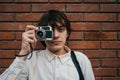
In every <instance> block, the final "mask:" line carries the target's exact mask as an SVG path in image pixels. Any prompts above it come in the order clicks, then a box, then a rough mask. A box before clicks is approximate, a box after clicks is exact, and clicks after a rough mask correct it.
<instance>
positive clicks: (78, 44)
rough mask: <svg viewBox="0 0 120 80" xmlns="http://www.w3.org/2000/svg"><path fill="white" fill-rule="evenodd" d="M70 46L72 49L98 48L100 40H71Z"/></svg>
mask: <svg viewBox="0 0 120 80" xmlns="http://www.w3.org/2000/svg"><path fill="white" fill-rule="evenodd" d="M88 45H89V46H88ZM68 46H69V47H70V48H72V49H98V48H99V47H100V44H99V42H98V41H69V45H68Z"/></svg>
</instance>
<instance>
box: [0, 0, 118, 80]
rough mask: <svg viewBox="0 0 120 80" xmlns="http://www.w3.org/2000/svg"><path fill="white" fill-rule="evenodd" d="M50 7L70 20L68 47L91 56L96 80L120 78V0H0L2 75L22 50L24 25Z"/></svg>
mask: <svg viewBox="0 0 120 80" xmlns="http://www.w3.org/2000/svg"><path fill="white" fill-rule="evenodd" d="M49 9H58V10H61V11H64V12H65V13H66V15H67V16H68V18H69V19H70V21H71V24H72V29H73V31H72V34H71V36H70V39H69V44H68V46H69V47H70V48H72V49H74V50H78V51H82V52H84V53H85V54H86V55H87V56H88V57H89V59H90V60H91V62H92V66H93V70H94V74H95V77H96V80H120V32H119V31H120V0H0V74H1V73H2V72H3V71H4V70H5V69H6V68H7V67H8V66H9V65H10V64H11V63H12V61H13V59H14V58H15V56H14V55H15V53H18V52H19V50H20V48H21V34H22V32H23V31H24V29H25V26H26V25H27V24H36V23H37V21H38V20H39V18H40V16H41V15H42V14H43V12H44V11H47V10H49ZM37 48H41V46H38V47H37Z"/></svg>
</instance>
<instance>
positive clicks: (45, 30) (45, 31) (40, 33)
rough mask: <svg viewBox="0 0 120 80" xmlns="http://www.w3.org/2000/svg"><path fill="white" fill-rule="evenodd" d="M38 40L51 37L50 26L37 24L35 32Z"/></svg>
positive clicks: (50, 38)
mask: <svg viewBox="0 0 120 80" xmlns="http://www.w3.org/2000/svg"><path fill="white" fill-rule="evenodd" d="M35 35H36V38H37V39H38V41H46V40H52V39H53V30H52V27H51V26H38V30H37V31H36V33H35Z"/></svg>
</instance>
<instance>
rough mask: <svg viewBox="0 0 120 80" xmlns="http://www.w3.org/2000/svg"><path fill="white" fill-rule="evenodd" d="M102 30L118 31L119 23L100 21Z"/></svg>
mask: <svg viewBox="0 0 120 80" xmlns="http://www.w3.org/2000/svg"><path fill="white" fill-rule="evenodd" d="M102 30H107V31H109V30H110V31H120V23H102Z"/></svg>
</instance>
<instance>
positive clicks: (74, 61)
mask: <svg viewBox="0 0 120 80" xmlns="http://www.w3.org/2000/svg"><path fill="white" fill-rule="evenodd" d="M71 58H72V61H73V63H74V65H75V67H76V69H77V71H78V74H79V78H80V80H84V76H83V73H82V70H81V68H80V65H79V62H78V60H77V58H76V55H75V53H74V51H71Z"/></svg>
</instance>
